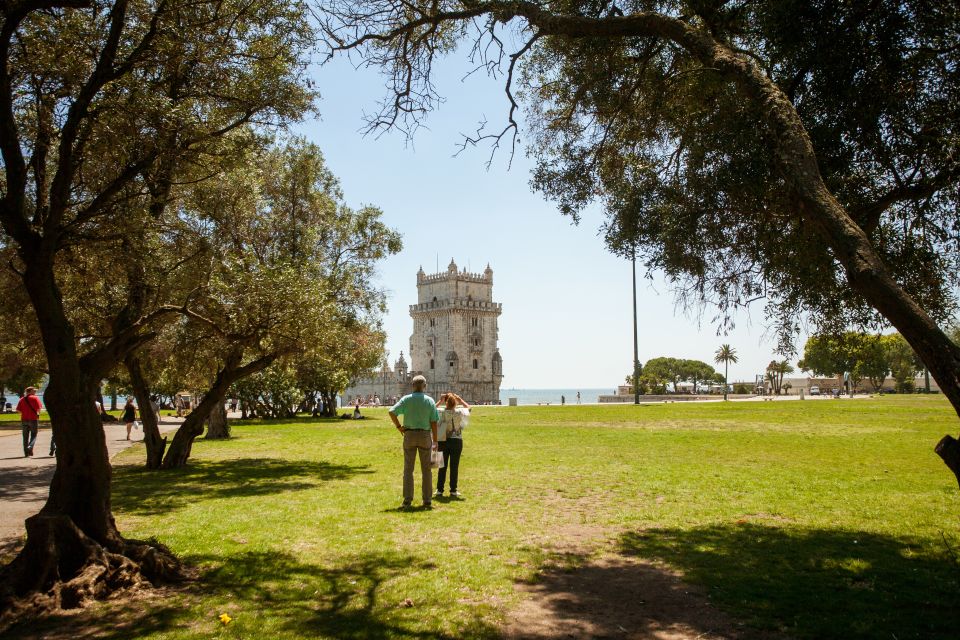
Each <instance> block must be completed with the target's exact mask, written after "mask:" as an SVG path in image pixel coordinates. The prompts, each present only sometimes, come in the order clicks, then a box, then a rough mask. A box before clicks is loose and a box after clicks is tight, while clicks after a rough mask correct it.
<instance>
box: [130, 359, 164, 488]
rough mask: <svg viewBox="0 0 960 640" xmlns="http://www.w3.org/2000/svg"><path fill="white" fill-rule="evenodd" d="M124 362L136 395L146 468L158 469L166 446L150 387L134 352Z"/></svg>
mask: <svg viewBox="0 0 960 640" xmlns="http://www.w3.org/2000/svg"><path fill="white" fill-rule="evenodd" d="M124 364H125V365H126V367H127V372H128V373H129V374H130V384H131V385H132V386H133V394H134V395H135V396H136V398H137V405H138V406H139V407H140V422H141V423H142V424H143V443H144V445H145V446H146V448H147V469H159V468H160V466H161V464H162V463H163V453H164V451H165V450H166V448H167V439H166V438H165V437H163V436H161V435H160V425H159V424H158V423H157V414H155V413H154V412H153V403H152V402H151V400H150V388H149V387H148V383H147V380H146V378H145V377H144V375H143V368H142V367H141V366H140V359H139V358H138V357H137V356H136V355H135V354H130V355H128V356H127V357H126V358H125V359H124Z"/></svg>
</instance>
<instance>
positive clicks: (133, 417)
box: [123, 397, 137, 440]
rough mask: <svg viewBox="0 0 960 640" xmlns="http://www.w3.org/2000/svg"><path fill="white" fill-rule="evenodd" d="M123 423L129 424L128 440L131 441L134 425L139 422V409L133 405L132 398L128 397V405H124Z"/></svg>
mask: <svg viewBox="0 0 960 640" xmlns="http://www.w3.org/2000/svg"><path fill="white" fill-rule="evenodd" d="M123 421H124V422H125V423H126V424H127V440H129V439H130V430H131V429H133V423H134V422H136V421H137V407H136V405H134V404H133V398H132V397H127V404H125V405H123Z"/></svg>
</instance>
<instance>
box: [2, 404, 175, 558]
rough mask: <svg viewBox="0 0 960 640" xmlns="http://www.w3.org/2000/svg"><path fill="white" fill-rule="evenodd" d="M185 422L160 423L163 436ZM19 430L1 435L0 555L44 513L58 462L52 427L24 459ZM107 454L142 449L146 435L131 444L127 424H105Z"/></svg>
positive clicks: (139, 433)
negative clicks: (28, 522)
mask: <svg viewBox="0 0 960 640" xmlns="http://www.w3.org/2000/svg"><path fill="white" fill-rule="evenodd" d="M181 422H182V419H180V418H170V417H166V416H164V418H163V422H161V423H160V431H161V433H167V432H170V431H174V430H176V428H177V427H178V426H179V425H180V423H181ZM16 424H17V428H15V429H13V428H5V429H4V430H3V431H0V554H2V553H3V552H5V551H9V550H10V549H13V548H15V547H17V546H19V544H20V539H21V537H22V536H23V534H24V531H25V529H24V525H23V522H24V520H26V519H27V518H29V517H30V516H32V515H33V514H35V513H37V512H38V511H40V508H41V507H43V504H44V502H46V499H47V493H48V491H49V489H50V480H51V478H53V470H54V468H55V465H56V458H54V457H49V456H47V452H49V451H50V427H49V426H46V427H44V426H41V427H40V434H39V435H38V436H37V444H36V446H35V447H34V450H33V453H34V455H33V457H31V458H25V457H24V456H23V437H22V436H21V433H20V429H19V423H16ZM103 431H104V433H105V434H106V437H107V451H108V452H109V454H110V457H111V458H113V456H115V455H116V454H117V453H119V452H120V451H123V450H124V449H126V448H128V447H130V446H131V445H137V446H140V447H142V446H143V445H142V444H141V443H142V442H143V431H140V430H137V431H134V432H133V433H131V434H130V437H131V438H132V440H131V441H128V440H127V428H126V426H125V425H124V424H123V423H119V424H104V425H103Z"/></svg>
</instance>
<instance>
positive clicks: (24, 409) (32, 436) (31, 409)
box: [17, 387, 43, 458]
mask: <svg viewBox="0 0 960 640" xmlns="http://www.w3.org/2000/svg"><path fill="white" fill-rule="evenodd" d="M42 409H43V407H42V406H41V405H40V398H38V397H37V388H36V387H27V388H26V389H25V390H24V392H23V397H22V398H20V402H18V403H17V411H19V412H20V429H21V430H22V431H23V457H24V458H29V457H30V456H32V455H33V445H35V444H36V443H37V431H38V430H39V429H40V411H41V410H42Z"/></svg>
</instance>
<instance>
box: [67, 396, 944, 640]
mask: <svg viewBox="0 0 960 640" xmlns="http://www.w3.org/2000/svg"><path fill="white" fill-rule="evenodd" d="M367 415H368V416H369V418H368V419H366V420H363V421H350V420H314V421H298V422H286V423H283V424H259V423H256V424H252V423H251V424H235V426H234V434H235V436H236V437H235V438H233V439H231V440H229V441H220V442H218V441H209V442H208V441H204V440H199V441H197V443H196V445H195V446H194V449H193V456H192V459H191V465H190V466H189V467H188V468H186V469H183V470H178V471H172V472H148V471H146V470H143V469H141V468H140V466H139V462H140V459H141V458H142V455H143V452H142V450H138V449H132V450H130V451H128V452H127V453H125V454H123V455H122V456H121V457H120V458H119V459H118V460H117V464H118V468H117V472H116V476H115V484H114V510H115V513H116V515H117V519H118V522H119V524H120V527H121V529H122V530H123V531H124V533H125V534H126V535H129V536H132V537H151V536H153V537H156V538H157V539H159V540H161V541H163V542H164V543H165V544H167V545H169V546H170V547H171V548H172V549H173V550H174V551H175V552H176V553H178V554H179V555H181V556H182V557H183V558H184V559H185V560H186V561H188V562H190V563H192V564H194V565H196V566H198V567H199V568H200V571H201V574H202V575H203V578H202V580H201V581H200V582H198V583H197V584H196V585H195V586H193V587H192V588H191V589H190V590H188V591H187V592H186V593H180V594H179V595H173V596H171V597H169V598H167V599H164V600H159V601H149V602H147V603H143V602H138V603H137V605H136V608H130V606H129V605H127V608H126V609H125V608H124V607H122V606H119V605H110V604H107V605H102V606H98V607H97V608H96V609H95V612H96V620H97V624H98V625H100V626H99V627H97V628H98V630H99V632H101V633H102V634H104V637H118V638H119V637H129V632H130V629H129V628H127V627H125V626H124V620H127V623H129V624H134V622H135V626H134V628H135V629H136V631H137V637H145V638H177V639H180V638H184V639H185V638H208V637H211V636H213V637H230V638H240V637H243V638H255V637H256V638H259V637H263V638H266V637H270V638H308V637H309V638H314V637H328V638H414V637H416V638H459V637H472V638H485V637H496V636H497V634H498V629H499V625H500V624H501V623H502V622H503V621H504V620H505V619H507V618H508V617H509V615H510V611H511V609H512V607H514V606H515V605H516V602H517V599H518V598H519V597H520V596H519V595H517V592H516V591H515V589H514V585H515V583H517V582H518V581H521V580H526V579H530V578H533V577H535V576H536V573H537V571H538V569H540V568H542V567H543V566H544V563H547V562H552V561H555V560H556V557H557V556H558V554H569V553H574V554H579V556H577V557H580V559H579V560H577V562H588V561H589V559H590V556H591V554H602V553H627V554H637V555H640V556H642V557H645V558H652V559H658V560H662V561H664V562H665V563H666V564H667V565H669V566H671V567H673V568H674V569H676V570H677V571H679V572H681V573H682V574H683V575H685V576H686V578H687V579H688V580H690V581H692V582H696V583H699V584H701V585H703V586H704V587H705V589H706V591H707V593H709V595H710V597H711V599H712V601H713V602H715V603H717V604H718V605H719V606H721V607H722V608H723V609H725V610H726V611H727V612H728V613H730V614H731V615H733V616H734V617H735V618H737V619H740V620H742V621H744V622H746V623H747V624H748V625H750V626H752V627H754V628H761V629H773V630H781V631H785V632H786V633H787V634H788V635H790V636H795V637H811V638H813V637H844V638H848V637H849V638H852V637H859V638H874V637H885V638H890V637H896V638H901V639H902V638H930V637H943V638H947V637H955V630H956V628H957V624H958V622H960V614H958V613H957V610H956V607H955V602H956V601H957V596H958V595H960V588H958V577H960V570H958V568H957V566H956V564H955V561H954V559H953V557H952V555H951V553H950V551H949V550H948V549H947V546H946V544H951V545H953V546H955V547H960V519H958V514H960V492H958V489H957V486H956V482H955V481H954V479H953V476H952V475H951V474H950V473H949V472H948V471H947V469H946V467H945V466H943V464H942V463H941V462H940V460H939V458H937V456H936V455H935V454H934V453H933V451H932V448H933V446H934V444H935V443H936V442H937V440H938V439H939V438H940V437H941V436H942V435H943V434H944V433H950V432H953V433H955V432H956V430H957V418H956V415H955V414H954V413H953V412H952V411H951V409H950V407H949V405H948V404H947V403H946V402H945V401H944V400H943V399H942V398H940V397H921V396H906V397H902V396H901V397H885V398H882V399H875V400H852V401H849V400H843V401H832V400H820V401H805V402H773V403H732V402H731V403H714V404H680V403H677V404H669V405H650V406H639V407H634V406H567V407H555V406H551V407H529V408H527V407H520V408H511V407H504V408H484V407H478V408H476V409H475V411H474V415H473V418H472V420H471V423H470V426H469V427H468V429H467V430H466V432H465V443H466V445H465V449H464V457H463V462H462V468H461V480H460V490H461V491H462V492H463V493H464V494H465V496H466V499H465V500H462V501H448V500H444V501H437V502H435V508H434V509H433V510H432V511H422V510H413V511H403V510H399V509H398V507H399V505H400V488H401V484H400V480H401V478H400V470H401V452H400V436H399V434H397V432H396V430H394V429H393V428H392V426H391V425H390V423H389V421H388V420H387V419H386V415H385V410H382V409H381V410H372V411H368V412H367ZM418 480H419V478H418ZM417 496H418V497H419V488H418V490H417ZM418 501H419V498H418V499H417V500H416V501H415V503H416V502H418ZM945 541H946V544H945ZM564 558H565V561H570V558H571V556H569V555H564ZM223 613H226V614H228V615H229V617H230V618H231V621H230V622H229V623H227V624H224V623H223V622H221V620H220V619H219V616H220V615H221V614H223ZM65 624H66V623H65ZM124 633H126V634H127V635H124Z"/></svg>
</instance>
